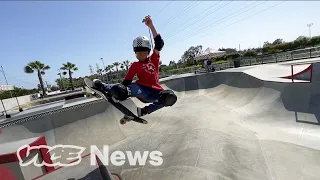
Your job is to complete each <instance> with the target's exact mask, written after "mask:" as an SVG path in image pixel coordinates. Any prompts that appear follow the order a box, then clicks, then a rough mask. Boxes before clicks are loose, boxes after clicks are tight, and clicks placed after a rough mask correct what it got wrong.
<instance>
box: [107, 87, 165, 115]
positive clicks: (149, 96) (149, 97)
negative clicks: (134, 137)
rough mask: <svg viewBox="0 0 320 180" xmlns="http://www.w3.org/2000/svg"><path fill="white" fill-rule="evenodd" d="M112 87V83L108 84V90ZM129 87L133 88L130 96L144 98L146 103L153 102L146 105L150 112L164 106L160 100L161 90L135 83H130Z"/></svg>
mask: <svg viewBox="0 0 320 180" xmlns="http://www.w3.org/2000/svg"><path fill="white" fill-rule="evenodd" d="M111 87H112V85H111V84H110V85H107V86H106V91H108V90H109V89H110V88H111ZM128 87H129V88H130V90H131V96H130V97H136V98H139V99H142V100H143V101H145V102H146V103H151V104H150V105H148V106H145V109H146V110H147V112H148V114H150V113H152V112H154V111H156V110H158V109H161V108H163V107H164V105H163V104H161V103H160V102H159V98H160V92H161V91H159V90H155V89H152V88H149V87H146V86H142V85H139V84H135V83H132V84H130V85H129V86H128Z"/></svg>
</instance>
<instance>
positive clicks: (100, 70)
mask: <svg viewBox="0 0 320 180" xmlns="http://www.w3.org/2000/svg"><path fill="white" fill-rule="evenodd" d="M97 73H98V74H99V75H100V76H101V79H102V78H103V76H102V69H98V70H97Z"/></svg>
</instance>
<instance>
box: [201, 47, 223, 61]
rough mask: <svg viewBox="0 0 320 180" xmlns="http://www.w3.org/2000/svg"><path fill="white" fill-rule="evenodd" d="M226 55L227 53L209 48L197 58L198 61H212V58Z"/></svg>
mask: <svg viewBox="0 0 320 180" xmlns="http://www.w3.org/2000/svg"><path fill="white" fill-rule="evenodd" d="M224 54H226V52H225V51H218V50H214V49H212V48H209V47H208V48H207V49H206V50H204V51H202V52H201V53H200V54H199V55H198V56H196V60H197V61H198V60H210V59H211V58H212V57H216V56H222V55H224Z"/></svg>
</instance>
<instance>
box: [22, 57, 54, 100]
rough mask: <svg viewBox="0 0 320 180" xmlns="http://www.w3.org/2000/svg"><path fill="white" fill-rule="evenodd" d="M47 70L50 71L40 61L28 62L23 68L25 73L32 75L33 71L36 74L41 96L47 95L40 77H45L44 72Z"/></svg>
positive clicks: (48, 67)
mask: <svg viewBox="0 0 320 180" xmlns="http://www.w3.org/2000/svg"><path fill="white" fill-rule="evenodd" d="M48 69H50V66H47V65H44V64H43V63H41V62H40V61H34V62H30V63H29V64H28V65H27V66H25V67H24V72H25V73H28V74H32V73H34V71H36V72H37V75H38V79H39V82H40V86H41V89H42V92H43V96H46V95H47V94H46V91H45V89H44V85H43V79H42V75H45V71H46V70H48Z"/></svg>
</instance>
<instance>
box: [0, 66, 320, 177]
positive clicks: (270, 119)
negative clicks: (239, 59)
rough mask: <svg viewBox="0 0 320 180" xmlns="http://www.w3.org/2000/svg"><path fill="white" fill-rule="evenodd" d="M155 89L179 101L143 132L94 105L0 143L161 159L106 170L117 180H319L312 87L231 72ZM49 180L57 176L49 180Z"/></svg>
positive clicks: (11, 128)
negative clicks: (39, 139)
mask: <svg viewBox="0 0 320 180" xmlns="http://www.w3.org/2000/svg"><path fill="white" fill-rule="evenodd" d="M317 76H318V75H315V78H317ZM161 83H162V84H163V86H164V87H166V88H169V89H172V90H173V91H175V93H176V94H177V95H178V97H179V98H178V101H177V103H176V104H175V105H174V106H173V107H166V108H163V109H161V110H159V111H157V112H155V113H153V114H151V115H148V116H146V117H145V119H146V120H148V121H149V124H147V125H143V124H139V123H134V122H131V123H127V124H125V125H120V124H119V119H120V118H121V117H122V114H121V113H120V112H119V111H118V110H116V109H115V108H113V107H112V106H110V105H109V104H108V103H107V102H104V101H101V100H96V101H91V102H87V103H85V104H79V105H75V106H70V107H66V108H64V109H62V110H57V111H53V112H51V113H49V114H46V115H42V116H37V117H30V118H29V119H22V120H20V121H17V122H16V123H14V124H6V125H2V126H6V127H3V128H2V134H1V135H0V137H1V138H0V143H5V142H10V141H16V140H19V139H25V138H31V137H35V136H40V135H44V136H46V139H47V141H48V144H49V145H56V144H71V145H77V146H83V147H86V148H88V147H89V146H90V145H97V146H98V147H99V148H102V146H103V145H109V146H110V154H112V152H114V151H116V150H119V151H123V152H126V151H131V152H134V151H141V152H144V151H149V152H151V151H156V150H157V151H160V152H162V154H163V156H162V158H163V164H162V165H160V166H152V165H151V164H150V162H148V161H147V164H145V165H142V166H140V165H135V166H130V165H129V163H128V162H127V161H126V163H125V164H124V165H122V166H115V165H112V164H111V163H109V165H108V166H107V167H108V170H109V171H110V172H113V173H119V174H121V176H122V177H123V179H133V180H136V179H138V180H139V179H140V180H146V179H158V180H160V179H161V180H164V179H168V180H169V179H170V180H172V179H176V180H180V179H183V180H185V179H186V180H189V179H190V180H191V179H192V180H194V179H201V180H203V179H208V180H209V179H219V180H230V179H241V180H251V179H259V180H283V179H291V180H295V179H297V180H298V179H308V180H317V179H319V177H320V151H319V150H320V143H319V142H320V126H319V122H320V103H319V102H320V98H319V97H320V93H319V92H320V91H318V90H319V87H320V86H319V84H318V82H316V81H314V82H313V83H303V84H300V83H297V84H295V83H279V82H269V81H268V82H267V81H264V80H261V79H259V78H256V77H253V76H251V75H248V74H246V73H243V72H239V71H238V72H216V73H209V74H200V75H194V76H191V75H188V76H175V77H174V78H166V79H164V80H162V82H161ZM124 104H125V105H126V106H128V107H129V108H130V109H132V110H134V109H135V107H136V106H137V105H138V106H142V105H143V104H142V103H141V102H140V101H138V100H136V99H130V100H127V101H125V102H124ZM88 153H90V152H89V149H86V150H85V151H84V152H83V155H85V154H88ZM86 162H87V161H83V163H86ZM81 167H86V165H84V164H82V165H81ZM62 169H63V168H62ZM85 171H88V172H85ZM91 171H94V167H93V168H91V169H90V168H72V171H67V170H65V171H60V170H57V171H55V172H53V173H59V172H61V173H74V174H75V175H74V176H73V177H77V178H79V179H81V177H80V176H77V174H80V175H83V177H82V178H84V177H86V176H87V175H88V174H90V172H91ZM92 173H93V174H94V172H92ZM48 177H49V176H48ZM54 177H62V175H61V176H54V175H52V174H51V175H50V178H49V179H52V178H53V179H54ZM63 177H67V176H63ZM68 177H71V176H68ZM42 178H44V179H45V176H44V177H42Z"/></svg>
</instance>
